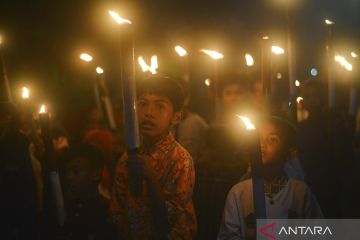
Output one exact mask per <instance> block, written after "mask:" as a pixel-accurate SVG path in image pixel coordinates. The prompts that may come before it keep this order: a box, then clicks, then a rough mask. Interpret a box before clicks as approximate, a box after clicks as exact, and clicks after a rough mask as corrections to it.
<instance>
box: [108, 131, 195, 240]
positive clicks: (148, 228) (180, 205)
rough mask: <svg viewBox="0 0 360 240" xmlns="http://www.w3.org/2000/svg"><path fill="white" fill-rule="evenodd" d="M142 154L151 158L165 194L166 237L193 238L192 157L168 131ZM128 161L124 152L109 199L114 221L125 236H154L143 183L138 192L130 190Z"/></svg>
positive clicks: (145, 237)
mask: <svg viewBox="0 0 360 240" xmlns="http://www.w3.org/2000/svg"><path fill="white" fill-rule="evenodd" d="M145 155H147V156H149V157H150V158H149V161H150V162H149V165H150V167H151V168H152V169H153V170H154V172H155V174H156V178H157V179H158V181H159V183H160V187H161V191H162V193H163V196H164V197H165V204H166V210H167V221H168V226H169V234H168V238H169V239H192V236H193V235H194V233H195V230H196V217H195V211H194V207H193V203H192V192H193V188H194V184H195V170H194V166H193V162H192V159H191V156H190V155H189V153H188V152H187V151H186V150H185V149H184V148H183V147H181V145H179V144H178V143H177V142H176V141H175V140H174V137H173V136H172V135H171V134H168V135H167V136H166V137H164V138H163V139H161V140H160V141H159V142H157V143H156V144H154V145H153V146H152V147H151V149H147V150H146V151H145ZM127 161H128V157H127V155H126V154H125V155H124V156H123V157H122V158H121V159H120V162H119V164H118V166H117V169H116V172H115V182H114V188H113V197H112V202H111V210H112V214H113V218H114V221H115V223H116V224H117V225H118V226H119V228H120V229H119V230H120V232H121V235H122V236H124V238H125V239H154V236H155V234H154V232H153V229H152V223H151V209H150V207H149V198H148V194H147V189H146V184H145V182H143V184H142V193H141V194H138V195H136V194H133V193H132V192H131V189H130V187H129V175H128V170H127V167H126V164H127ZM134 195H135V196H134Z"/></svg>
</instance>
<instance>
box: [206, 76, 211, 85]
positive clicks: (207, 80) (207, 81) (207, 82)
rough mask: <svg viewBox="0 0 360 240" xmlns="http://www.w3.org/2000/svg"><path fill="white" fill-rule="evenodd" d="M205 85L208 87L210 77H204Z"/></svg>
mask: <svg viewBox="0 0 360 240" xmlns="http://www.w3.org/2000/svg"><path fill="white" fill-rule="evenodd" d="M205 85H206V86H208V87H210V85H211V80H210V78H207V79H205Z"/></svg>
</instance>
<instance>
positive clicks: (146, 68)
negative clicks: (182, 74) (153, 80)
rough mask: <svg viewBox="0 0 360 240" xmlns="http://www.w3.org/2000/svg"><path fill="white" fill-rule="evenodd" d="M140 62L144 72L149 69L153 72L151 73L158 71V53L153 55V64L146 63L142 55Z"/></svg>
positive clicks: (151, 62)
mask: <svg viewBox="0 0 360 240" xmlns="http://www.w3.org/2000/svg"><path fill="white" fill-rule="evenodd" d="M138 62H139V64H140V67H141V69H142V71H143V72H146V71H149V72H151V74H156V73H157V71H156V69H158V67H159V65H158V60H157V56H156V55H153V56H152V57H151V60H150V64H151V65H150V66H149V65H147V64H146V62H145V60H144V58H143V57H142V56H140V57H138Z"/></svg>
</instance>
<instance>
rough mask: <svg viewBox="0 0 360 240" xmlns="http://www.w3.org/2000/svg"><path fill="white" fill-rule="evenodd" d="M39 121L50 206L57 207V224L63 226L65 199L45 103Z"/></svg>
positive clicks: (44, 174) (44, 172) (45, 181)
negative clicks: (50, 194)
mask: <svg viewBox="0 0 360 240" xmlns="http://www.w3.org/2000/svg"><path fill="white" fill-rule="evenodd" d="M39 122H40V128H41V137H42V140H43V143H44V148H45V155H44V160H43V176H44V183H45V184H46V185H45V186H47V187H46V189H47V190H49V192H51V193H52V196H49V198H50V199H51V200H52V201H51V202H52V203H53V204H50V203H48V204H49V207H54V208H55V215H56V222H57V224H58V225H59V226H63V225H64V222H65V219H66V214H65V207H64V199H63V193H62V189H61V183H60V177H59V173H58V171H57V166H56V162H55V152H54V147H53V143H52V138H51V135H50V117H49V114H48V112H47V111H46V108H45V105H42V106H41V109H40V112H39ZM49 210H50V209H49Z"/></svg>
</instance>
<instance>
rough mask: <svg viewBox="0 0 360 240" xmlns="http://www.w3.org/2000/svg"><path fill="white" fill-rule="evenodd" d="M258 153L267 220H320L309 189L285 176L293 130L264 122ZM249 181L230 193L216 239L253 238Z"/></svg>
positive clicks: (286, 125) (277, 122) (275, 121)
mask: <svg viewBox="0 0 360 240" xmlns="http://www.w3.org/2000/svg"><path fill="white" fill-rule="evenodd" d="M260 141H261V153H262V162H263V164H264V185H265V202H266V212H267V217H268V218H270V219H287V218H322V213H321V210H320V208H319V206H318V204H317V202H316V200H315V198H314V196H313V195H312V193H311V191H310V189H309V188H308V187H307V186H306V184H304V183H303V182H299V181H297V180H294V179H292V178H289V177H287V176H286V174H285V173H284V163H285V161H286V159H287V158H288V156H289V154H290V152H291V150H292V148H293V146H294V142H295V130H294V129H293V128H292V126H291V125H290V124H289V123H287V122H286V121H284V120H282V119H280V118H275V117H271V118H268V119H266V121H265V122H264V124H263V126H262V128H261V131H260ZM255 221H256V219H255V217H254V206H253V193H252V180H251V179H248V180H245V181H242V182H239V183H238V184H236V185H235V186H234V187H233V188H232V189H231V190H230V192H229V194H228V197H227V200H226V204H225V209H224V214H223V221H222V224H221V227H220V232H219V234H218V239H219V240H220V239H253V238H255Z"/></svg>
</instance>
